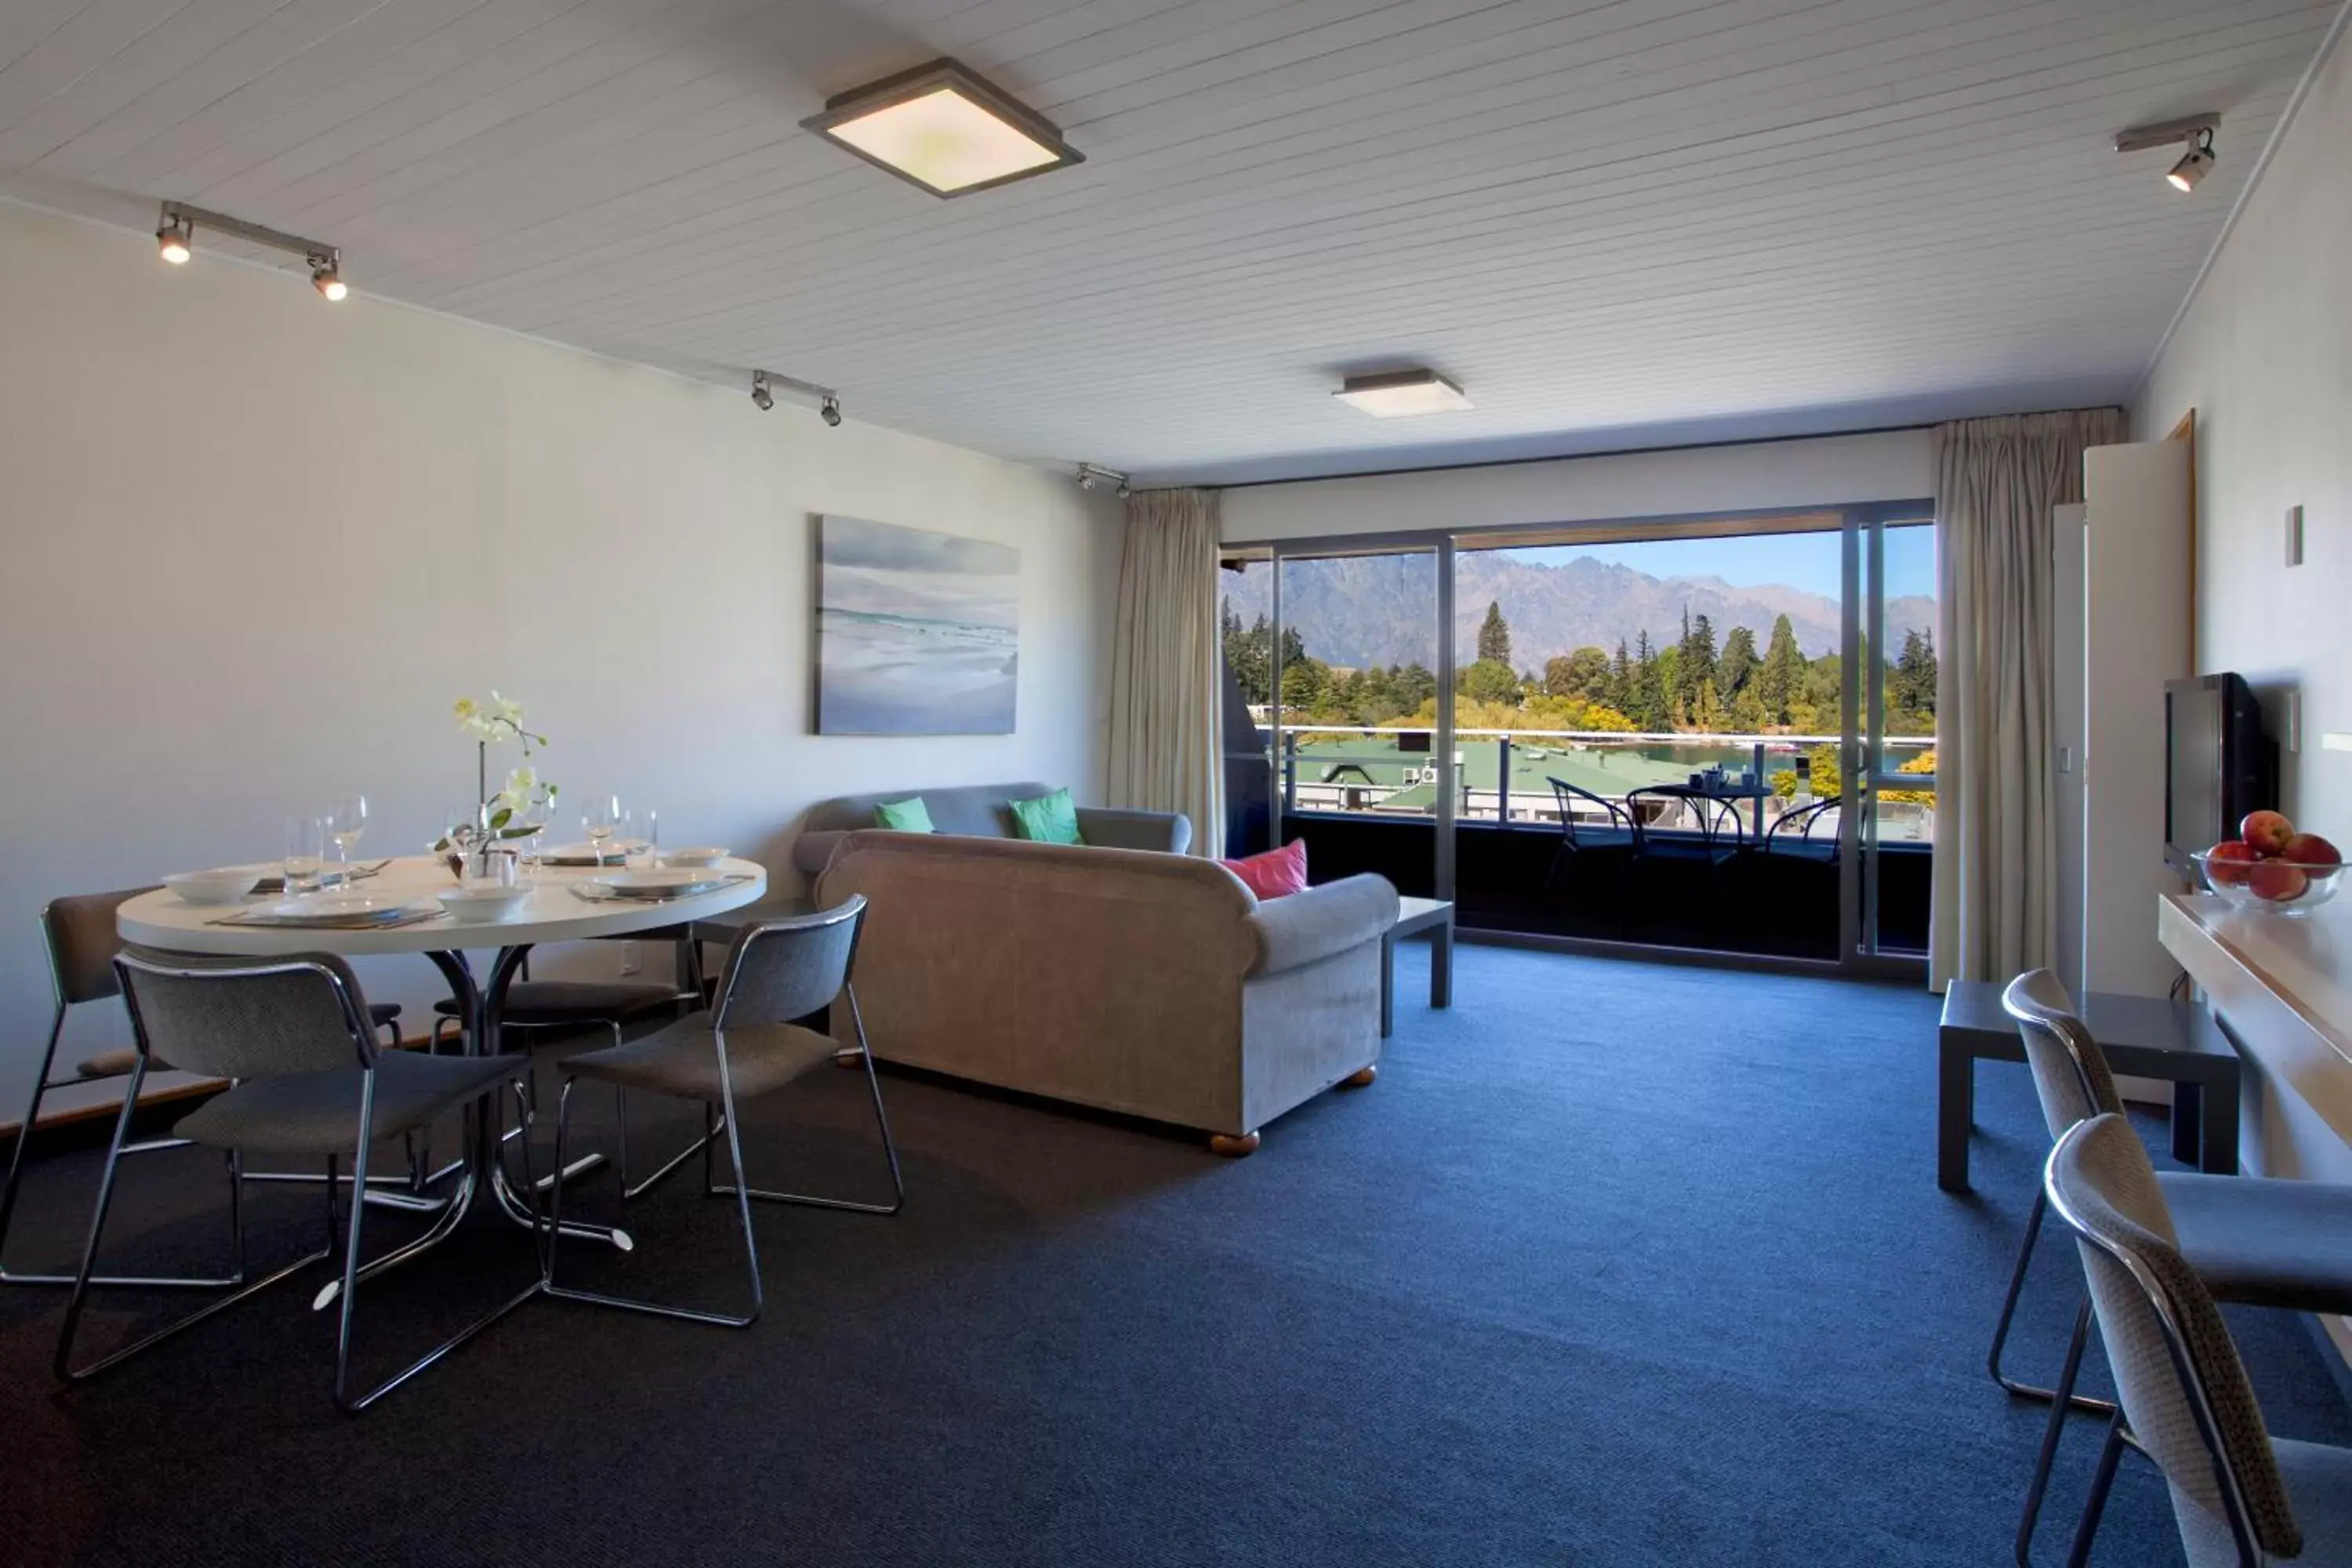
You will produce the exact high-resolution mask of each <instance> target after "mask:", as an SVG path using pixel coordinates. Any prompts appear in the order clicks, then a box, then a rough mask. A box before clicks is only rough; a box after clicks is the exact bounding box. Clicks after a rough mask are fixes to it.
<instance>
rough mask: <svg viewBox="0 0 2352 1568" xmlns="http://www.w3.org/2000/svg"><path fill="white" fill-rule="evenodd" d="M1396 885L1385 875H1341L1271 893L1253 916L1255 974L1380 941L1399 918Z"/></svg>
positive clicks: (1296, 965) (1250, 924)
mask: <svg viewBox="0 0 2352 1568" xmlns="http://www.w3.org/2000/svg"><path fill="white" fill-rule="evenodd" d="M1396 919H1397V891H1396V889H1394V888H1392V887H1391V886H1390V885H1389V880H1388V879H1387V878H1385V877H1374V876H1360V877H1343V878H1341V879H1339V881H1336V882H1326V883H1325V884H1323V885H1322V886H1321V887H1319V888H1309V889H1307V890H1306V891H1305V892H1301V893H1293V894H1291V895H1290V896H1289V897H1287V898H1282V899H1268V900H1265V902H1264V903H1261V904H1260V905H1258V907H1257V908H1256V910H1254V911H1253V912H1252V913H1251V914H1250V916H1249V921H1248V923H1249V928H1250V931H1251V933H1252V934H1253V935H1255V937H1256V938H1257V962H1256V963H1254V964H1252V965H1251V966H1250V973H1252V974H1271V973H1276V972H1277V971H1279V970H1285V969H1297V968H1299V967H1301V966H1303V965H1305V964H1309V963H1315V962H1316V961H1317V960H1318V959H1324V958H1328V957H1330V956H1331V955H1332V954H1333V953H1338V952H1347V951H1348V950H1349V948H1351V947H1356V946H1359V945H1360V944H1361V943H1364V942H1377V941H1379V940H1380V939H1381V936H1382V935H1384V934H1385V933H1386V932H1387V931H1388V929H1389V928H1390V927H1391V926H1392V925H1394V924H1396Z"/></svg>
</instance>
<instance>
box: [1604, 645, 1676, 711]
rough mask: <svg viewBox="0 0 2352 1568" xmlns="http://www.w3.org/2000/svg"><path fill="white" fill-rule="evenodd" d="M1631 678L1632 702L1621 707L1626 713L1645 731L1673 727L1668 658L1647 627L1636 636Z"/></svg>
mask: <svg viewBox="0 0 2352 1568" xmlns="http://www.w3.org/2000/svg"><path fill="white" fill-rule="evenodd" d="M1631 679H1632V682H1633V689H1632V690H1631V691H1630V692H1629V693H1628V706H1626V707H1625V708H1623V709H1622V712H1623V713H1624V714H1625V716H1626V717H1627V718H1629V719H1631V720H1633V722H1634V723H1636V724H1638V725H1640V726H1641V728H1642V732H1643V733H1644V734H1663V733H1664V732H1665V731H1668V730H1671V729H1673V728H1674V708H1673V704H1672V701H1671V698H1672V695H1673V693H1672V689H1671V687H1670V685H1669V684H1668V680H1669V679H1670V677H1668V676H1667V675H1666V672H1665V670H1664V660H1663V659H1662V658H1660V657H1659V655H1658V652H1657V650H1656V649H1655V648H1653V647H1651V646H1650V634H1649V633H1648V632H1647V631H1646V630H1645V631H1643V632H1640V633H1637V634H1636V635H1635V637H1634V639H1633V668H1632V671H1631ZM1612 706H1614V704H1612Z"/></svg>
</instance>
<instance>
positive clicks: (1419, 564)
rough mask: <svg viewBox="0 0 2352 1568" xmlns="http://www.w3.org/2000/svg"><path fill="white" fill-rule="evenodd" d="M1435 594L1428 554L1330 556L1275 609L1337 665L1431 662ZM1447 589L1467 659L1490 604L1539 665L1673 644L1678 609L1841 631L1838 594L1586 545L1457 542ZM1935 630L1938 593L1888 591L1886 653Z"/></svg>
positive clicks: (1232, 591) (1258, 574)
mask: <svg viewBox="0 0 2352 1568" xmlns="http://www.w3.org/2000/svg"><path fill="white" fill-rule="evenodd" d="M1271 580H1272V573H1271V572H1270V571H1269V570H1267V569H1266V568H1265V567H1264V566H1254V567H1252V568H1251V569H1250V570H1249V571H1247V572H1245V573H1233V572H1229V573H1226V574H1223V577H1222V579H1221V581H1222V584H1223V591H1224V600H1225V603H1226V604H1227V605H1230V606H1231V607H1232V608H1233V609H1234V612H1235V613H1236V614H1238V615H1239V616H1241V618H1242V620H1243V621H1244V623H1254V622H1255V620H1256V619H1257V617H1258V616H1261V615H1265V614H1266V613H1268V611H1269V610H1270V609H1271V607H1272V606H1271V605H1269V603H1268V591H1269V587H1270V584H1271ZM1436 597H1437V563H1436V560H1435V558H1434V557H1433V556H1430V555H1426V554H1413V555H1342V556H1331V557H1327V558H1323V559H1318V560H1309V561H1294V562H1291V563H1287V564H1286V566H1285V568H1284V571H1283V579H1282V616H1283V620H1284V621H1285V622H1286V624H1288V625H1290V626H1296V627H1297V629H1298V632H1299V635H1300V636H1301V637H1304V638H1305V639H1306V645H1307V653H1308V654H1309V655H1311V656H1312V657H1314V658H1319V659H1321V660H1322V661H1323V662H1324V663H1326V664H1331V665H1338V666H1340V667H1342V668H1350V669H1360V668H1365V667H1366V666H1369V665H1376V664H1378V665H1389V664H1412V663H1415V662H1418V663H1421V664H1423V665H1431V666H1433V665H1434V664H1435V663H1436V659H1437V649H1436V647H1435V646H1434V644H1433V640H1432V638H1431V637H1430V635H1429V622H1430V611H1431V609H1432V607H1433V605H1434V603H1435V601H1436ZM1454 600H1455V606H1454V609H1455V613H1454V657H1455V658H1457V659H1458V660H1460V661H1462V662H1464V663H1467V662H1468V661H1469V660H1471V659H1472V658H1475V657H1476V656H1477V647H1478V626H1479V623H1480V622H1482V621H1484V620H1485V619H1486V606H1487V605H1489V604H1496V605H1501V606H1502V607H1503V619H1504V620H1505V621H1507V623H1509V626H1510V628H1511V662H1512V663H1513V664H1514V665H1516V666H1517V667H1518V668H1520V669H1522V670H1538V671H1539V670H1541V669H1542V668H1543V666H1544V661H1545V660H1546V659H1548V658H1554V657H1556V656H1558V655H1560V654H1566V653H1570V652H1573V651H1574V650H1576V649H1577V648H1580V647H1599V648H1606V649H1611V650H1614V649H1615V647H1617V644H1618V641H1619V640H1620V639H1621V638H1622V640H1623V641H1624V643H1625V646H1626V647H1633V646H1634V643H1635V641H1636V639H1637V637H1639V635H1640V634H1641V633H1643V632H1647V633H1649V635H1650V643H1651V646H1652V647H1661V648H1664V647H1673V646H1674V645H1675V643H1676V642H1677V641H1679V640H1680V639H1681V637H1682V635H1683V615H1684V612H1685V611H1688V612H1689V614H1690V615H1691V616H1693V617H1694V618H1696V617H1697V616H1706V617H1707V618H1708V620H1709V621H1711V622H1712V623H1713V624H1714V626H1715V642H1716V646H1717V647H1718V648H1719V647H1722V646H1723V641H1724V638H1725V637H1727V636H1728V635H1729V633H1730V631H1731V628H1732V627H1734V626H1746V627H1748V629H1749V630H1750V631H1752V632H1754V633H1755V634H1756V648H1757V651H1758V652H1759V654H1760V653H1761V652H1763V650H1764V648H1765V646H1766V644H1767V643H1769V641H1770V639H1771V635H1772V623H1773V621H1774V620H1775V619H1776V618H1777V617H1779V616H1788V617H1789V626H1790V630H1791V631H1793V632H1794V633H1795V634H1796V638H1797V646H1798V647H1800V648H1801V649H1803V650H1804V652H1805V654H1806V656H1807V657H1808V658H1820V657H1821V656H1822V655H1823V654H1831V653H1835V652H1837V650H1838V645H1839V640H1840V637H1841V632H1840V626H1841V624H1842V618H1841V616H1840V613H1839V607H1838V602H1837V600H1835V599H1833V598H1832V597H1830V596H1829V595H1825V594H1814V593H1810V592H1808V591H1806V590H1805V589H1802V588H1795V587H1790V586H1789V585H1788V584H1777V583H1764V584H1749V585H1745V586H1742V585H1739V584H1731V583H1727V582H1725V581H1724V580H1723V579H1722V578H1720V577H1654V576H1652V575H1651V574H1648V573H1646V572H1641V571H1636V570H1635V569H1634V568H1633V567H1630V566H1622V565H1617V564H1615V563H1609V562H1603V561H1597V560H1594V559H1592V558H1591V557H1590V556H1580V557H1577V558H1574V559H1571V560H1569V561H1567V562H1563V563H1560V564H1559V565H1546V564H1541V563H1536V562H1532V561H1528V560H1525V559H1523V558H1517V557H1514V556H1513V555H1511V554H1510V553H1509V552H1505V551H1500V550H1482V551H1464V552H1461V554H1459V555H1458V556H1456V557H1455V563H1454ZM1935 629H1936V601H1935V600H1933V599H1931V598H1928V597H1927V596H1925V595H1916V594H1906V595H1898V596H1897V597H1895V598H1892V599H1889V600H1888V601H1887V602H1886V643H1887V648H1888V651H1889V652H1890V653H1892V652H1893V651H1894V650H1895V649H1897V648H1899V647H1902V646H1903V638H1904V636H1905V634H1906V633H1907V632H1910V631H1914V630H1916V631H1919V632H1924V633H1928V634H1933V632H1934V631H1935Z"/></svg>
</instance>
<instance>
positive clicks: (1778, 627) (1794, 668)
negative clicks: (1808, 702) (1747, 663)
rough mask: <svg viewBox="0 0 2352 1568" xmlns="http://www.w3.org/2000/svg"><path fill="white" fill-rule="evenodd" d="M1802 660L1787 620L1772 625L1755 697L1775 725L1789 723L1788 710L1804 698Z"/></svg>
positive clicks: (1803, 660)
mask: <svg viewBox="0 0 2352 1568" xmlns="http://www.w3.org/2000/svg"><path fill="white" fill-rule="evenodd" d="M1804 678H1805V656H1804V654H1803V653H1802V652H1801V651H1800V650H1799V648H1798V647H1797V633H1796V629H1795V628H1794V627H1793V626H1790V624H1789V617H1788V616H1776V617H1774V619H1773V622H1772V637H1771V640H1770V641H1769V642H1768V643H1766V644H1765V647H1764V664H1763V668H1760V669H1759V670H1758V671H1757V672H1756V694H1757V696H1759V697H1760V698H1762V699H1763V701H1764V711H1765V714H1766V715H1767V716H1768V717H1769V719H1770V721H1772V722H1773V723H1775V724H1786V723H1790V722H1791V721H1792V719H1793V715H1792V713H1791V711H1790V710H1791V709H1792V708H1793V707H1794V706H1795V704H1796V703H1797V702H1798V701H1800V700H1801V699H1802V698H1803V696H1804Z"/></svg>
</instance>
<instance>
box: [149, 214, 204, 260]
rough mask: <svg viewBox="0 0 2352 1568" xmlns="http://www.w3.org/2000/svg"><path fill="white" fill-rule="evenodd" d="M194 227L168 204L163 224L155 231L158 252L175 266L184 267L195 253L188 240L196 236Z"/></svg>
mask: <svg viewBox="0 0 2352 1568" xmlns="http://www.w3.org/2000/svg"><path fill="white" fill-rule="evenodd" d="M194 228H195V226H194V225H193V224H191V223H190V222H189V221H188V220H187V219H186V218H185V217H184V216H181V215H180V214H178V213H175V212H173V210H172V209H171V208H170V207H169V206H166V207H165V208H164V209H163V226H162V227H160V228H158V229H157V230H156V231H155V250H156V253H157V254H158V255H160V256H162V257H163V259H164V260H166V261H168V262H170V263H171V264H172V265H173V266H174V267H184V266H185V265H187V260H188V258H189V257H190V256H192V255H194V252H193V251H192V250H190V249H189V247H188V242H189V241H190V240H192V239H194V237H195V233H194Z"/></svg>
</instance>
